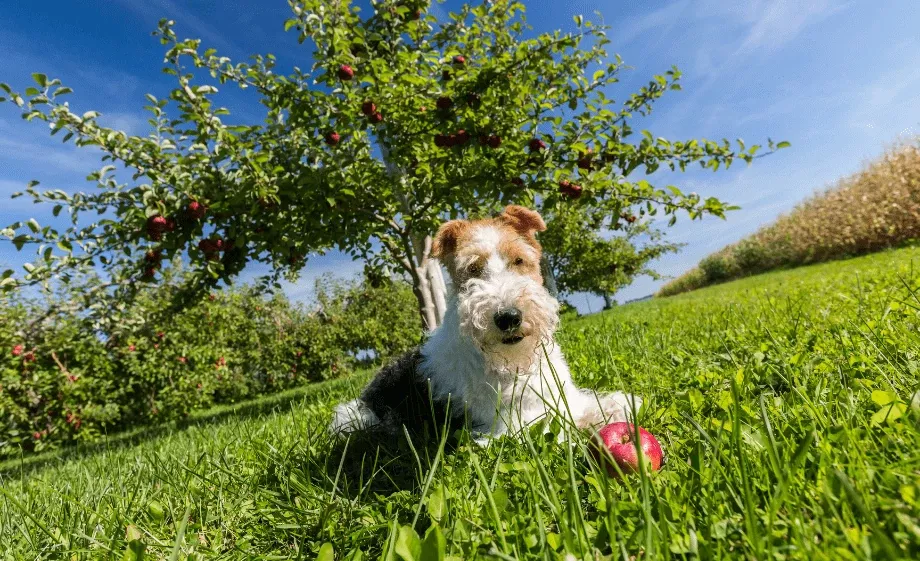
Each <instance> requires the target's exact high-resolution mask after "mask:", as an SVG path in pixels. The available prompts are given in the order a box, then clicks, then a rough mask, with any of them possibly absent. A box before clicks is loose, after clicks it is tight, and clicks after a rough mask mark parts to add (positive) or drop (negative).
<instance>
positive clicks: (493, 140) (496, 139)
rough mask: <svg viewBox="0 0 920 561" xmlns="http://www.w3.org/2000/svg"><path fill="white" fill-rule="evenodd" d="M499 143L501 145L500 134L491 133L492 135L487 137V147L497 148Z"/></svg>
mask: <svg viewBox="0 0 920 561" xmlns="http://www.w3.org/2000/svg"><path fill="white" fill-rule="evenodd" d="M501 145H502V139H501V137H500V136H497V135H494V134H493V135H492V136H490V137H489V147H491V148H498V147H499V146H501Z"/></svg>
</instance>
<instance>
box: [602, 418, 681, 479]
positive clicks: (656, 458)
mask: <svg viewBox="0 0 920 561" xmlns="http://www.w3.org/2000/svg"><path fill="white" fill-rule="evenodd" d="M637 429H638V431H639V435H638V436H639V448H640V449H641V451H642V456H643V458H644V459H645V460H647V461H648V463H647V464H646V466H648V467H649V468H651V471H658V470H659V469H660V468H661V459H662V457H663V456H664V454H663V452H662V451H661V445H660V444H658V440H656V439H655V437H654V436H652V433H650V432H648V431H647V430H645V429H644V428H642V427H636V426H635V425H633V424H631V423H622V422H621V423H610V424H609V425H607V426H605V427H604V428H602V429H601V430H600V431H598V433H597V435H596V436H595V440H596V444H597V447H596V448H595V451H596V452H597V454H598V456H599V457H598V460H599V461H600V463H601V465H602V466H604V468H605V469H606V470H607V474H608V475H610V476H611V477H618V476H619V472H618V471H617V468H616V467H614V465H613V464H612V463H610V461H611V459H612V460H613V462H615V463H616V465H617V466H618V467H619V468H620V471H622V472H623V473H636V472H638V471H639V462H640V461H641V460H640V457H639V455H638V454H637V450H636V442H635V438H636V430H637Z"/></svg>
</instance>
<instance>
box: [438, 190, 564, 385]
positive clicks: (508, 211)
mask: <svg viewBox="0 0 920 561" xmlns="http://www.w3.org/2000/svg"><path fill="white" fill-rule="evenodd" d="M545 229H546V224H545V223H544V222H543V219H542V218H541V217H540V215H539V214H537V213H536V212H534V211H532V210H529V209H526V208H524V207H520V206H515V205H511V206H508V207H506V208H505V210H504V212H502V214H501V215H499V216H498V217H496V218H491V219H486V220H474V221H468V220H452V221H450V222H447V223H446V224H444V225H443V226H441V228H440V230H438V233H437V236H436V237H435V240H434V246H433V251H432V253H433V255H434V256H435V257H437V258H438V259H440V261H441V262H442V263H443V264H444V265H445V266H446V267H447V270H448V271H449V272H450V276H451V279H452V280H453V285H454V287H455V288H456V290H457V297H458V311H459V315H460V328H461V330H462V331H463V332H464V333H465V334H467V335H468V336H470V337H471V338H472V339H473V340H474V341H475V342H476V343H477V344H478V345H479V348H480V349H481V350H482V352H483V354H484V355H485V356H486V358H487V360H489V361H490V362H491V363H492V364H493V365H494V366H495V367H498V368H501V369H503V370H509V371H512V372H514V371H520V370H527V369H529V368H530V366H531V364H532V363H533V361H534V359H535V358H536V357H537V356H538V353H540V352H542V348H541V343H550V342H551V340H552V336H553V333H554V332H555V330H556V327H557V325H558V323H559V315H558V311H559V303H558V302H557V301H556V299H555V298H553V297H552V296H551V295H550V294H549V293H548V292H547V290H546V288H545V287H544V286H543V277H542V275H541V274H540V258H541V255H542V251H541V248H540V244H539V242H537V238H536V236H535V234H536V233H537V232H542V231H543V230H545Z"/></svg>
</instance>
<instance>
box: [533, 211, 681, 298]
mask: <svg viewBox="0 0 920 561" xmlns="http://www.w3.org/2000/svg"><path fill="white" fill-rule="evenodd" d="M643 210H644V209H640V210H639V212H640V215H638V216H637V215H636V214H631V213H630V212H622V213H621V214H619V215H617V214H613V213H611V212H610V211H609V210H608V209H605V208H603V207H602V206H601V207H598V206H587V205H558V206H556V207H555V208H554V209H552V210H551V211H549V212H547V213H546V214H545V216H544V217H545V218H546V221H547V230H546V232H543V234H541V236H540V242H541V243H542V245H543V251H544V255H545V257H546V259H547V262H548V265H549V268H550V270H551V271H552V273H553V275H554V277H555V282H556V284H557V286H558V289H559V291H561V292H563V293H567V294H572V293H575V292H588V293H591V294H596V295H598V296H601V297H603V298H604V302H605V307H606V308H609V307H611V306H612V297H613V295H614V294H615V293H616V292H617V291H619V290H620V289H621V288H624V287H626V286H628V285H629V284H630V283H632V281H633V280H634V279H635V278H636V277H637V276H641V275H648V276H651V277H653V278H659V275H658V274H657V273H656V272H655V271H654V270H653V269H651V268H650V267H649V263H650V262H651V261H653V260H655V259H657V258H658V257H661V256H662V255H665V254H667V253H671V252H675V251H677V250H678V249H680V245H678V244H675V243H668V242H666V241H664V240H663V235H662V232H661V231H659V230H656V229H654V228H653V226H652V223H651V221H650V220H649V219H648V217H647V216H643V215H644V214H645V213H644V212H643Z"/></svg>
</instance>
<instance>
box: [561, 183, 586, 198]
mask: <svg viewBox="0 0 920 561" xmlns="http://www.w3.org/2000/svg"><path fill="white" fill-rule="evenodd" d="M559 192H560V193H561V194H562V196H563V197H565V198H567V199H577V198H579V197H581V185H577V184H575V183H572V182H571V181H569V180H567V179H563V180H562V181H560V182H559Z"/></svg>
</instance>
